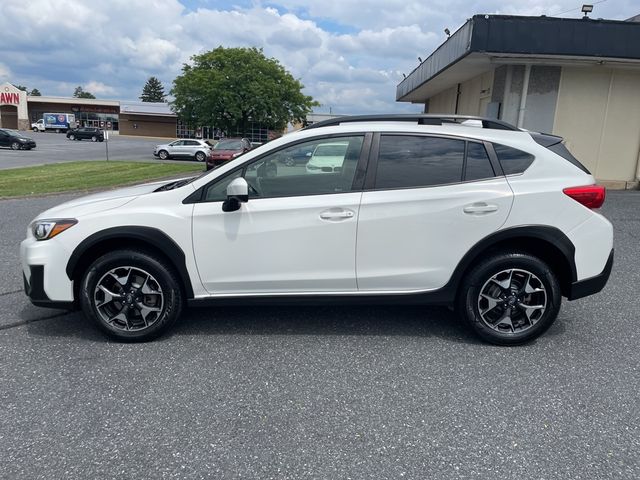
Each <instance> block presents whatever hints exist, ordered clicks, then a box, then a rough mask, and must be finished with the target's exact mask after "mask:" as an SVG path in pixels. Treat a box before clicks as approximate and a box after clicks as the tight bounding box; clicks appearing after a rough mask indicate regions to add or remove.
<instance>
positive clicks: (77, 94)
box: [73, 85, 96, 98]
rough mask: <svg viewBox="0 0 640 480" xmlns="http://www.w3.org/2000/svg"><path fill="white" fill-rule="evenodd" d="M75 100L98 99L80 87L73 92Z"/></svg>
mask: <svg viewBox="0 0 640 480" xmlns="http://www.w3.org/2000/svg"><path fill="white" fill-rule="evenodd" d="M73 96H74V97H75V98H96V97H95V95H94V94H93V93H90V92H85V91H84V89H83V88H82V87H81V86H80V85H78V86H77V87H76V89H75V90H74V92H73Z"/></svg>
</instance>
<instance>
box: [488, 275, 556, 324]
mask: <svg viewBox="0 0 640 480" xmlns="http://www.w3.org/2000/svg"><path fill="white" fill-rule="evenodd" d="M546 309H547V291H546V289H545V287H544V284H543V283H542V281H541V280H540V279H539V278H538V277H537V276H536V275H534V274H533V273H531V272H529V271H527V270H522V269H517V268H512V269H508V270H502V271H500V272H498V273H496V274H495V275H493V276H492V277H491V278H490V279H489V280H487V281H486V282H485V284H484V285H483V286H482V288H481V289H480V293H479V294H478V313H479V314H480V318H481V319H482V321H483V322H484V323H485V325H487V326H488V327H489V328H491V329H493V330H495V331H497V332H500V333H506V334H513V333H521V332H524V331H525V330H528V329H530V328H531V327H533V326H534V325H535V324H536V323H537V322H538V321H539V320H540V319H541V318H542V316H543V315H544V312H545V311H546Z"/></svg>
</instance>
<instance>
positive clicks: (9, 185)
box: [0, 161, 204, 198]
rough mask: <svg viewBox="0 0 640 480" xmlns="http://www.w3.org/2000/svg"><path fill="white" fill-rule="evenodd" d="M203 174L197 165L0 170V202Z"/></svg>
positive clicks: (55, 166)
mask: <svg viewBox="0 0 640 480" xmlns="http://www.w3.org/2000/svg"><path fill="white" fill-rule="evenodd" d="M203 170H204V166H203V165H202V164H199V163H190V162H189V163H185V164H184V165H181V164H176V163H139V162H121V161H111V162H107V161H91V162H68V163H55V164H49V165H41V166H37V167H24V168H12V169H8V170H0V198H15V197H24V196H31V195H45V194H49V193H63V192H76V191H87V190H95V189H99V188H109V187H116V186H120V185H129V184H134V183H144V182H146V181H152V180H157V179H162V178H167V177H174V176H179V175H182V174H185V175H189V174H190V173H198V172H201V171H203Z"/></svg>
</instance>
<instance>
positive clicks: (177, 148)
mask: <svg viewBox="0 0 640 480" xmlns="http://www.w3.org/2000/svg"><path fill="white" fill-rule="evenodd" d="M211 147H212V145H211V144H210V143H209V142H207V141H206V140H197V139H191V138H187V139H182V140H176V141H174V142H171V143H167V144H164V145H156V148H155V149H154V150H153V155H154V156H156V157H159V158H160V159H161V160H166V159H168V158H194V159H196V160H197V161H198V162H204V161H205V160H206V159H207V157H209V155H210V154H211Z"/></svg>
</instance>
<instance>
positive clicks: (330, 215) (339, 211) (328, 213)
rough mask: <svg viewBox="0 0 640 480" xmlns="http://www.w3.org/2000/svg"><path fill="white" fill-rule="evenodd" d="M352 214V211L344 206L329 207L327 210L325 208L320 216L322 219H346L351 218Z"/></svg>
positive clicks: (353, 214)
mask: <svg viewBox="0 0 640 480" xmlns="http://www.w3.org/2000/svg"><path fill="white" fill-rule="evenodd" d="M354 216H355V213H354V212H352V211H351V210H347V209H344V208H330V209H329V210H325V211H324V212H321V213H320V218H321V219H322V220H346V219H348V218H353V217H354Z"/></svg>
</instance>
